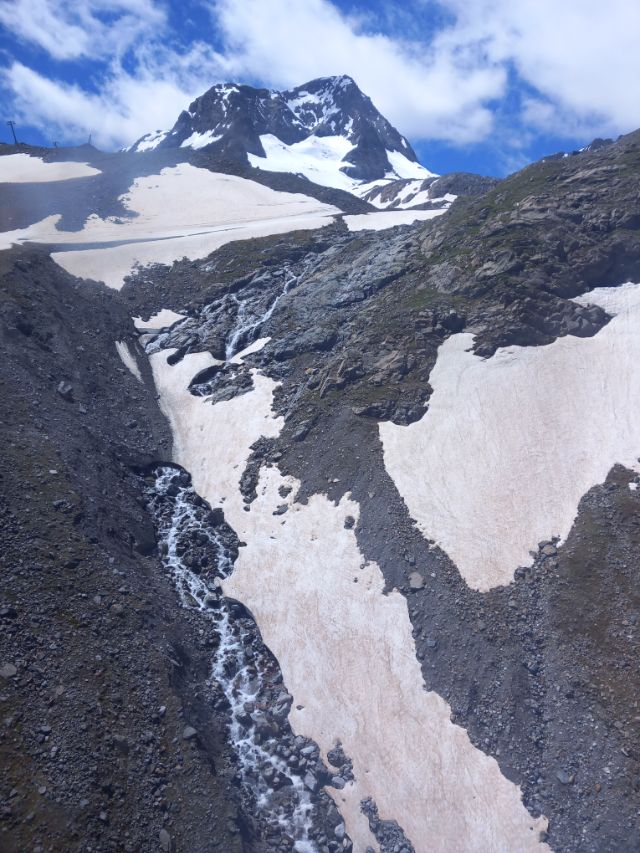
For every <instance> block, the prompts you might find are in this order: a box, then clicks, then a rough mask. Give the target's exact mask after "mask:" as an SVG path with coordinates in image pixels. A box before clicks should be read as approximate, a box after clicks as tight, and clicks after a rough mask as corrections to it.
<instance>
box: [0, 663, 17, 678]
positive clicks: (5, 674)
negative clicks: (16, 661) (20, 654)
mask: <svg viewBox="0 0 640 853" xmlns="http://www.w3.org/2000/svg"><path fill="white" fill-rule="evenodd" d="M17 672H18V670H17V669H16V668H15V666H14V665H13V664H12V663H5V664H4V665H3V666H2V667H1V668H0V678H13V676H14V675H15V674H16V673H17Z"/></svg>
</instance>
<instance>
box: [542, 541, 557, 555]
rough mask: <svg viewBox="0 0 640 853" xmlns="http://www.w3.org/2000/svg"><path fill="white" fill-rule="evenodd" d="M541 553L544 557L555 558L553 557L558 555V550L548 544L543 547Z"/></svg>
mask: <svg viewBox="0 0 640 853" xmlns="http://www.w3.org/2000/svg"><path fill="white" fill-rule="evenodd" d="M542 553H543V554H544V555H545V557H555V555H556V554H557V553H558V549H557V548H556V546H555V545H551V544H550V543H549V544H547V545H545V546H544V547H543V549H542Z"/></svg>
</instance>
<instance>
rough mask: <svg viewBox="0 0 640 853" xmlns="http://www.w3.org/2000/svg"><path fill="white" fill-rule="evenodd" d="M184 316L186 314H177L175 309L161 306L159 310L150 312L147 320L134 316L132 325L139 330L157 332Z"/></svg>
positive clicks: (182, 318)
mask: <svg viewBox="0 0 640 853" xmlns="http://www.w3.org/2000/svg"><path fill="white" fill-rule="evenodd" d="M186 316H187V315H186V314H177V313H176V312H175V311H170V310H169V309H168V308H163V309H162V310H161V311H158V312H156V313H155V314H152V316H151V317H149V319H148V320H143V319H142V317H134V318H133V325H134V326H135V327H136V329H138V331H140V332H158V331H160V330H161V329H167V328H169V326H173V324H174V323H177V322H178V320H184V319H185V317H186Z"/></svg>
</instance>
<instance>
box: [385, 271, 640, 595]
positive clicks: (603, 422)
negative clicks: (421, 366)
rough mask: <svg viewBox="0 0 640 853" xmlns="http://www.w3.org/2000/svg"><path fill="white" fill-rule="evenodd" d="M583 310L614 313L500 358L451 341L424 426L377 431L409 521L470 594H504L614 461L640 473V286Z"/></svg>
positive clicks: (595, 299) (442, 354) (462, 337)
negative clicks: (595, 326)
mask: <svg viewBox="0 0 640 853" xmlns="http://www.w3.org/2000/svg"><path fill="white" fill-rule="evenodd" d="M576 301H578V302H581V303H583V304H585V303H592V304H596V305H600V306H602V308H604V309H605V310H606V311H607V312H609V313H611V314H613V315H615V316H614V317H613V319H612V320H611V321H610V322H609V323H608V324H607V325H606V326H605V327H604V328H603V329H601V331H600V332H598V333H597V334H596V335H594V336H593V337H591V338H577V337H572V336H567V337H564V338H559V339H558V340H556V341H554V343H552V344H549V345H548V346H542V347H509V348H506V349H500V350H498V351H497V352H496V354H495V355H494V356H493V357H492V358H490V359H488V360H484V359H481V358H478V357H477V356H475V355H474V354H473V353H472V352H471V347H472V344H473V336H472V335H470V334H467V333H462V334H457V335H453V336H452V337H450V338H449V339H448V340H447V341H445V343H444V344H443V345H442V346H441V347H440V350H439V352H438V359H437V362H436V364H435V367H434V368H433V370H432V372H431V376H430V383H431V385H432V386H433V394H432V396H431V398H430V401H429V409H428V411H427V412H426V414H425V415H424V416H423V418H422V419H421V420H420V421H418V422H416V423H413V424H411V425H409V426H396V425H395V424H393V423H382V424H380V436H381V439H382V443H383V448H384V462H385V466H386V468H387V471H388V472H389V474H390V476H391V477H392V479H393V480H394V482H395V484H396V486H397V487H398V490H399V492H400V494H401V495H402V496H403V498H404V500H405V502H406V504H407V507H408V508H409V512H410V513H411V515H412V516H413V518H414V519H415V520H416V521H417V522H418V524H419V526H420V529H421V530H422V531H423V533H424V535H425V536H426V537H428V538H432V539H435V541H436V542H437V544H438V545H440V547H442V548H443V549H444V551H446V553H447V554H448V555H449V557H451V559H452V560H453V561H454V563H455V564H456V566H457V567H458V569H459V571H460V573H461V575H462V576H463V577H464V579H465V580H466V582H467V583H468V584H469V586H471V587H473V588H474V589H478V590H480V591H486V590H489V589H491V588H492V587H495V586H499V585H502V584H508V583H510V582H511V581H512V580H513V573H514V571H515V569H516V568H517V567H518V566H527V565H531V563H532V557H531V555H530V551H531V550H533V551H535V550H536V549H537V547H538V543H539V542H541V541H543V540H546V539H550V538H552V537H554V536H559V537H560V538H562V539H564V538H565V537H566V536H567V535H568V533H569V530H570V529H571V526H572V524H573V521H574V519H575V517H576V513H577V510H578V503H579V501H580V499H581V498H582V496H583V495H584V494H585V493H586V492H587V491H588V490H589V489H590V488H591V487H592V486H594V485H596V484H597V483H602V482H603V481H604V480H605V478H606V476H607V474H608V472H609V471H610V469H611V467H612V466H613V465H614V464H615V463H620V464H622V465H626V466H627V467H629V468H632V469H634V470H636V471H640V465H639V464H638V456H639V455H640V419H639V418H638V412H639V411H640V371H639V370H638V364H639V363H640V285H638V284H627V285H624V286H622V287H618V288H599V289H596V290H593V291H591V292H590V293H588V294H586V295H584V296H582V297H580V298H579V299H578V300H576Z"/></svg>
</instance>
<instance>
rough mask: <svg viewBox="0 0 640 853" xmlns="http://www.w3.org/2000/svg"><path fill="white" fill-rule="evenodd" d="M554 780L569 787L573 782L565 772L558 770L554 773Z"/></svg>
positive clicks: (571, 777)
mask: <svg viewBox="0 0 640 853" xmlns="http://www.w3.org/2000/svg"><path fill="white" fill-rule="evenodd" d="M556 778H557V779H558V781H559V782H561V783H562V784H563V785H570V784H571V783H572V782H573V776H571V775H570V774H569V773H567V771H566V770H558V771H557V772H556Z"/></svg>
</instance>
